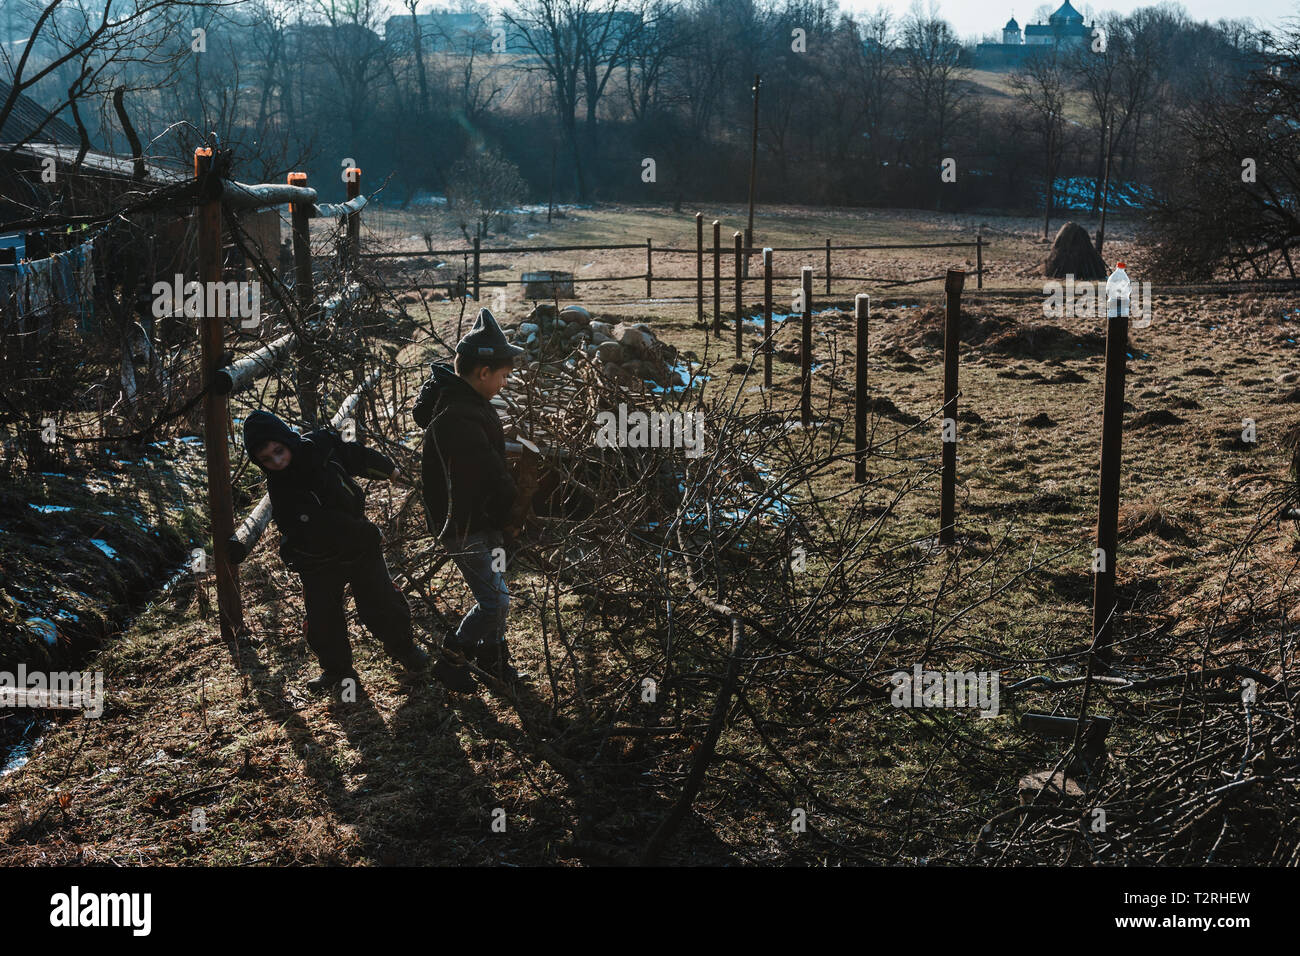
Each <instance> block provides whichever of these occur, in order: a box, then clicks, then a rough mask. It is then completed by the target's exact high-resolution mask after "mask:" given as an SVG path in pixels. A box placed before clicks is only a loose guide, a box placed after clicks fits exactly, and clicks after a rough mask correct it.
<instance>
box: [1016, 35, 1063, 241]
mask: <svg viewBox="0 0 1300 956" xmlns="http://www.w3.org/2000/svg"><path fill="white" fill-rule="evenodd" d="M1066 76H1067V73H1066V67H1065V61H1064V56H1063V54H1062V53H1061V51H1060V50H1059V49H1058V48H1057V47H1056V46H1055V45H1045V46H1044V48H1043V50H1042V51H1036V52H1035V54H1034V55H1033V56H1031V57H1029V58H1028V59H1027V60H1026V61H1025V62H1024V63H1023V64H1022V65H1021V66H1020V68H1019V69H1017V70H1016V71H1015V72H1014V73H1013V74H1012V75H1011V86H1012V88H1013V89H1014V90H1015V92H1016V98H1017V100H1019V102H1020V105H1021V107H1022V109H1023V110H1024V112H1025V114H1026V117H1027V119H1028V128H1029V132H1030V133H1031V134H1032V135H1033V136H1034V137H1035V138H1036V139H1037V140H1038V145H1039V148H1040V149H1041V150H1042V155H1043V189H1044V192H1045V197H1046V198H1045V200H1044V207H1045V208H1044V211H1043V238H1044V239H1047V238H1048V232H1049V230H1050V229H1051V223H1052V204H1053V199H1054V196H1055V189H1056V176H1057V173H1058V172H1059V171H1060V167H1061V157H1062V156H1063V155H1064V153H1065V98H1066V94H1067V92H1068V83H1067V79H1066Z"/></svg>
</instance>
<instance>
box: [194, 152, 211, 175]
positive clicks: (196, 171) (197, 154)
mask: <svg viewBox="0 0 1300 956" xmlns="http://www.w3.org/2000/svg"><path fill="white" fill-rule="evenodd" d="M203 157H206V158H207V159H211V158H212V147H210V146H196V147H194V175H195V176H196V177H197V176H198V174H199V159H200V158H203Z"/></svg>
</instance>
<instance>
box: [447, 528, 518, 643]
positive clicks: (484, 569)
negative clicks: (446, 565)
mask: <svg viewBox="0 0 1300 956" xmlns="http://www.w3.org/2000/svg"><path fill="white" fill-rule="evenodd" d="M448 547H449V549H450V551H451V559H452V561H454V562H456V567H458V568H459V569H460V573H461V576H462V577H464V578H465V583H466V584H468V585H469V589H470V591H471V592H472V593H473V595H474V600H475V602H477V603H475V605H474V607H473V608H471V609H470V612H469V613H468V614H466V615H465V618H464V620H462V621H461V622H460V627H459V628H457V630H456V636H455V637H454V638H453V639H452V643H453V644H454V645H455V647H456V649H457V650H459V651H461V652H467V653H470V654H473V653H474V652H475V649H476V648H478V647H479V646H480V645H491V644H494V643H496V644H503V645H504V644H505V640H506V612H507V611H509V610H510V591H509V590H508V589H507V588H506V575H505V571H504V570H497V569H498V568H500V569H504V568H505V553H506V552H505V539H504V538H503V536H502V534H501V532H500V531H479V532H475V533H474V534H471V535H467V536H466V537H465V538H463V539H458V540H454V541H451V542H448ZM497 549H500V550H497Z"/></svg>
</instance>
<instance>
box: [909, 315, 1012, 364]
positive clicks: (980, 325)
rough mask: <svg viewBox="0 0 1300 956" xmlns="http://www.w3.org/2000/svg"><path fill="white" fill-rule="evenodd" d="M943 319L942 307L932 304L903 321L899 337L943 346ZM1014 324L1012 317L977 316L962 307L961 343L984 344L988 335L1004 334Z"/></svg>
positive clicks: (934, 346) (932, 346) (936, 346)
mask: <svg viewBox="0 0 1300 956" xmlns="http://www.w3.org/2000/svg"><path fill="white" fill-rule="evenodd" d="M943 322H944V312H943V309H940V308H938V307H935V306H931V307H930V308H928V309H924V310H922V311H921V313H920V314H919V315H916V316H915V317H913V318H911V319H908V320H905V321H904V322H903V323H902V324H901V327H900V328H899V333H898V337H899V338H900V339H902V340H903V341H904V342H906V343H907V344H908V345H912V346H923V347H925V348H930V349H942V348H943ZM1015 325H1016V322H1015V320H1014V319H1010V318H1007V317H1006V316H1003V315H998V314H996V313H987V314H982V315H978V314H972V313H970V312H968V311H966V310H965V309H963V310H962V314H961V325H960V332H961V341H962V344H963V345H973V346H979V345H983V344H984V343H985V342H986V341H988V340H989V338H990V337H992V336H995V335H999V334H1001V333H1004V332H1006V331H1007V330H1008V329H1011V328H1014V327H1015ZM900 351H901V350H900ZM904 354H906V353H904Z"/></svg>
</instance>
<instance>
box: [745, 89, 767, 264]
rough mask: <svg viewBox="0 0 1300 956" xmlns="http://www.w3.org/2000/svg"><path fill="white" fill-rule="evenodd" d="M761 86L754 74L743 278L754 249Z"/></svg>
mask: <svg viewBox="0 0 1300 956" xmlns="http://www.w3.org/2000/svg"><path fill="white" fill-rule="evenodd" d="M762 85H763V81H762V78H761V77H760V76H759V74H757V73H755V74H754V122H753V125H752V127H751V129H750V139H749V225H748V226H747V227H746V228H745V277H746V278H748V277H749V251H750V250H751V249H753V248H754V177H755V175H757V173H758V90H759V87H761V86H762Z"/></svg>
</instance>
